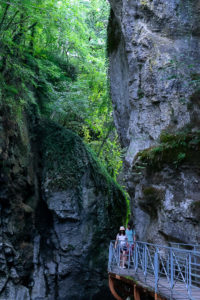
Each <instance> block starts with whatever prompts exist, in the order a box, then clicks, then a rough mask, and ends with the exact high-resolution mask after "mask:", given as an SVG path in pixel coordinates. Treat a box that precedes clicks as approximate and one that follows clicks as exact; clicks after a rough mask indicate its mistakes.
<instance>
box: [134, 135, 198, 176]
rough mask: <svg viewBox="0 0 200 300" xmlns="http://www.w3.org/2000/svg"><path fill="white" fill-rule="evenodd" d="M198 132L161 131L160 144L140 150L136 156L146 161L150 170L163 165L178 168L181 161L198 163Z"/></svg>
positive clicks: (157, 168)
mask: <svg viewBox="0 0 200 300" xmlns="http://www.w3.org/2000/svg"><path fill="white" fill-rule="evenodd" d="M199 151H200V132H199V131H198V132H194V133H193V132H186V133H185V132H179V133H176V134H171V133H166V132H163V133H162V134H161V136H160V144H159V145H157V146H155V147H151V148H148V149H145V150H143V151H140V152H139V153H138V155H137V158H138V159H139V161H141V162H142V163H147V165H148V166H149V167H151V170H153V171H155V170H161V169H162V168H163V165H165V164H167V165H171V166H172V167H175V168H178V167H179V166H180V165H182V164H183V163H185V162H186V163H187V162H189V163H190V164H193V163H194V164H196V163H198V162H199V163H200V155H199Z"/></svg>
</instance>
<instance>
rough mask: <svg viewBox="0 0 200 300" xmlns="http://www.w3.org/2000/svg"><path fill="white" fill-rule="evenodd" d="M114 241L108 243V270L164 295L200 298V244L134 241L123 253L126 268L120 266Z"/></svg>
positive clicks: (166, 297) (179, 298) (163, 296)
mask: <svg viewBox="0 0 200 300" xmlns="http://www.w3.org/2000/svg"><path fill="white" fill-rule="evenodd" d="M114 243H115V242H114V241H111V243H110V247H109V261H108V272H109V273H112V274H116V275H121V276H124V277H125V278H133V280H134V282H139V283H140V285H142V286H143V287H144V288H145V289H148V290H150V291H153V292H155V294H157V295H159V296H160V297H162V298H164V299H170V300H171V299H176V300H185V299H190V300H200V245H184V244H177V243H176V244H175V243H172V244H171V247H164V246H159V245H154V244H150V243H144V242H135V244H134V247H132V248H131V247H130V248H129V249H128V250H127V252H126V254H125V256H126V259H125V260H126V262H125V263H126V267H127V268H126V269H122V267H121V265H122V260H123V258H122V254H121V253H120V249H119V246H118V247H117V248H116V249H115V248H114Z"/></svg>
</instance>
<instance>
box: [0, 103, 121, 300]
mask: <svg viewBox="0 0 200 300" xmlns="http://www.w3.org/2000/svg"><path fill="white" fill-rule="evenodd" d="M30 117H32V119H31V118H30ZM30 124H31V126H29V125H30ZM0 135H1V140H0V163H1V168H0V183H1V184H0V213H1V219H0V220H1V227H0V260H1V266H0V299H1V300H7V299H9V300H14V299H20V300H36V299H37V300H38V299H41V300H42V299H44V300H47V299H49V300H50V299H51V300H56V299H57V300H66V299H70V300H71V299H99V298H98V297H101V293H103V295H104V296H105V297H106V293H107V290H106V285H107V274H106V269H107V267H106V265H107V251H108V245H109V240H110V239H112V238H113V237H114V236H115V234H116V230H117V228H118V226H119V224H121V223H122V219H123V216H125V214H126V205H125V200H124V196H123V194H122V192H121V190H120V189H119V188H118V187H117V186H116V184H115V183H114V182H113V181H112V180H111V179H110V178H109V176H108V175H106V173H105V172H104V171H103V170H102V168H101V166H100V165H99V164H98V162H97V161H96V159H95V158H94V156H93V154H92V153H91V152H90V151H89V149H87V147H86V146H85V145H84V144H83V143H82V141H81V139H80V138H79V137H77V136H76V135H75V134H73V133H72V132H70V131H67V130H64V129H63V128H61V127H59V126H57V125H55V124H52V123H46V122H45V123H44V124H41V123H40V122H39V120H38V119H37V118H35V113H34V112H32V113H31V115H30V116H29V117H27V113H26V114H24V116H23V117H22V119H21V122H20V126H18V125H17V122H16V120H14V119H13V118H11V112H10V111H9V108H8V107H7V108H5V107H4V108H1V115H0ZM107 299H109V296H108V297H107Z"/></svg>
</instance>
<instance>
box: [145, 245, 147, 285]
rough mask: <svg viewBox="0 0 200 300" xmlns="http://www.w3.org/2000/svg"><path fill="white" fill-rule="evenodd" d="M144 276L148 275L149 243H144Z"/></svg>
mask: <svg viewBox="0 0 200 300" xmlns="http://www.w3.org/2000/svg"><path fill="white" fill-rule="evenodd" d="M144 276H145V281H146V277H147V245H144Z"/></svg>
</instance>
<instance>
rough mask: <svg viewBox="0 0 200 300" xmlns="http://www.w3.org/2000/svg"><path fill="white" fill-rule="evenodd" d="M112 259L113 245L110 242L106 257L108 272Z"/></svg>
mask: <svg viewBox="0 0 200 300" xmlns="http://www.w3.org/2000/svg"><path fill="white" fill-rule="evenodd" d="M112 257H113V245H112V242H110V246H109V257H108V271H110V270H111V263H112Z"/></svg>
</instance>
